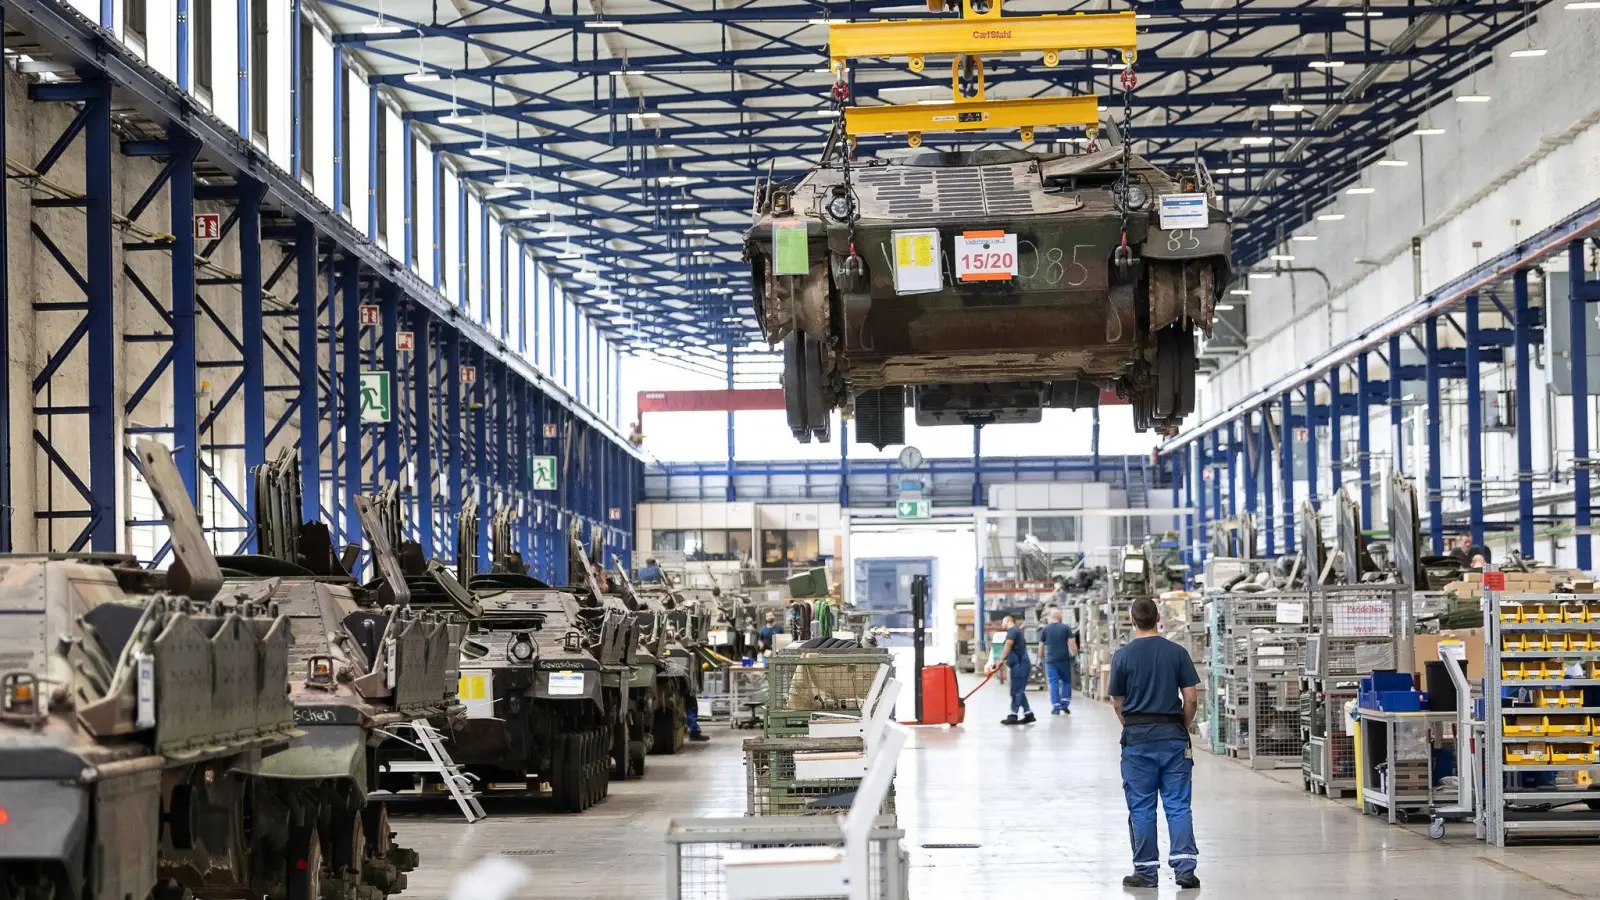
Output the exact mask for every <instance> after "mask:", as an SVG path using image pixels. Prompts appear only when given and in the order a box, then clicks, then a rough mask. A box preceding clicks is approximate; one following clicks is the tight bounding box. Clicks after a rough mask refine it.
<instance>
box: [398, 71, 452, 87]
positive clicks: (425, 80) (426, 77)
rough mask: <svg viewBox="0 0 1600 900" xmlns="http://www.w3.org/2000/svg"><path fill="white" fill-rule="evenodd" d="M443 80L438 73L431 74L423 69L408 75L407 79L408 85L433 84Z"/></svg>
mask: <svg viewBox="0 0 1600 900" xmlns="http://www.w3.org/2000/svg"><path fill="white" fill-rule="evenodd" d="M443 80H444V79H442V78H440V77H439V73H438V72H429V71H428V70H427V69H422V68H419V69H417V71H415V72H409V73H407V74H406V78H405V81H406V84H432V83H433V82H435V81H443Z"/></svg>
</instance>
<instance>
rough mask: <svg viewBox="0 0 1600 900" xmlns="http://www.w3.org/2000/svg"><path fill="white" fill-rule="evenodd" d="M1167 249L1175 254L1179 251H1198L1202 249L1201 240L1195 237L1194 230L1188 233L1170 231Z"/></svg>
mask: <svg viewBox="0 0 1600 900" xmlns="http://www.w3.org/2000/svg"><path fill="white" fill-rule="evenodd" d="M1167 249H1168V250H1169V251H1171V252H1173V253H1177V252H1178V251H1179V250H1198V249H1200V239H1199V238H1197V237H1195V235H1194V229H1193V228H1191V229H1189V230H1187V231H1169V232H1167Z"/></svg>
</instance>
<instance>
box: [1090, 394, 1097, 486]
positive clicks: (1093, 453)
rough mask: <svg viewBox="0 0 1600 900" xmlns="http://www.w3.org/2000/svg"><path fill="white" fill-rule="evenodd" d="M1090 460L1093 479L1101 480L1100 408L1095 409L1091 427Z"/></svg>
mask: <svg viewBox="0 0 1600 900" xmlns="http://www.w3.org/2000/svg"><path fill="white" fill-rule="evenodd" d="M1089 459H1090V466H1091V467H1092V468H1091V472H1092V473H1093V475H1092V478H1093V480H1094V481H1099V480H1100V407H1098V406H1096V407H1095V408H1094V419H1093V422H1092V423H1091V424H1090V426H1089Z"/></svg>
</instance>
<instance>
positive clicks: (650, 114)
mask: <svg viewBox="0 0 1600 900" xmlns="http://www.w3.org/2000/svg"><path fill="white" fill-rule="evenodd" d="M628 118H630V119H632V120H634V121H635V122H637V121H639V120H641V119H659V118H661V113H658V112H655V111H653V110H641V111H640V112H631V113H628Z"/></svg>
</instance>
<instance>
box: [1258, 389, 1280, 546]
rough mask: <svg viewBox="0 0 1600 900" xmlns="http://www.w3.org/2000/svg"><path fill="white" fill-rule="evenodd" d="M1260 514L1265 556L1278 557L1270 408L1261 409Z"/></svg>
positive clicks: (1269, 406) (1268, 406)
mask: <svg viewBox="0 0 1600 900" xmlns="http://www.w3.org/2000/svg"><path fill="white" fill-rule="evenodd" d="M1259 461H1260V463H1261V512H1262V517H1263V518H1265V519H1266V522H1265V523H1263V524H1264V527H1263V528H1262V533H1263V534H1265V535H1266V536H1267V542H1266V543H1267V545H1266V554H1267V556H1269V557H1272V556H1277V555H1278V535H1277V530H1278V529H1277V523H1276V522H1274V521H1273V514H1272V406H1271V405H1270V404H1269V405H1267V406H1263V407H1261V452H1260V460H1259Z"/></svg>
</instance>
